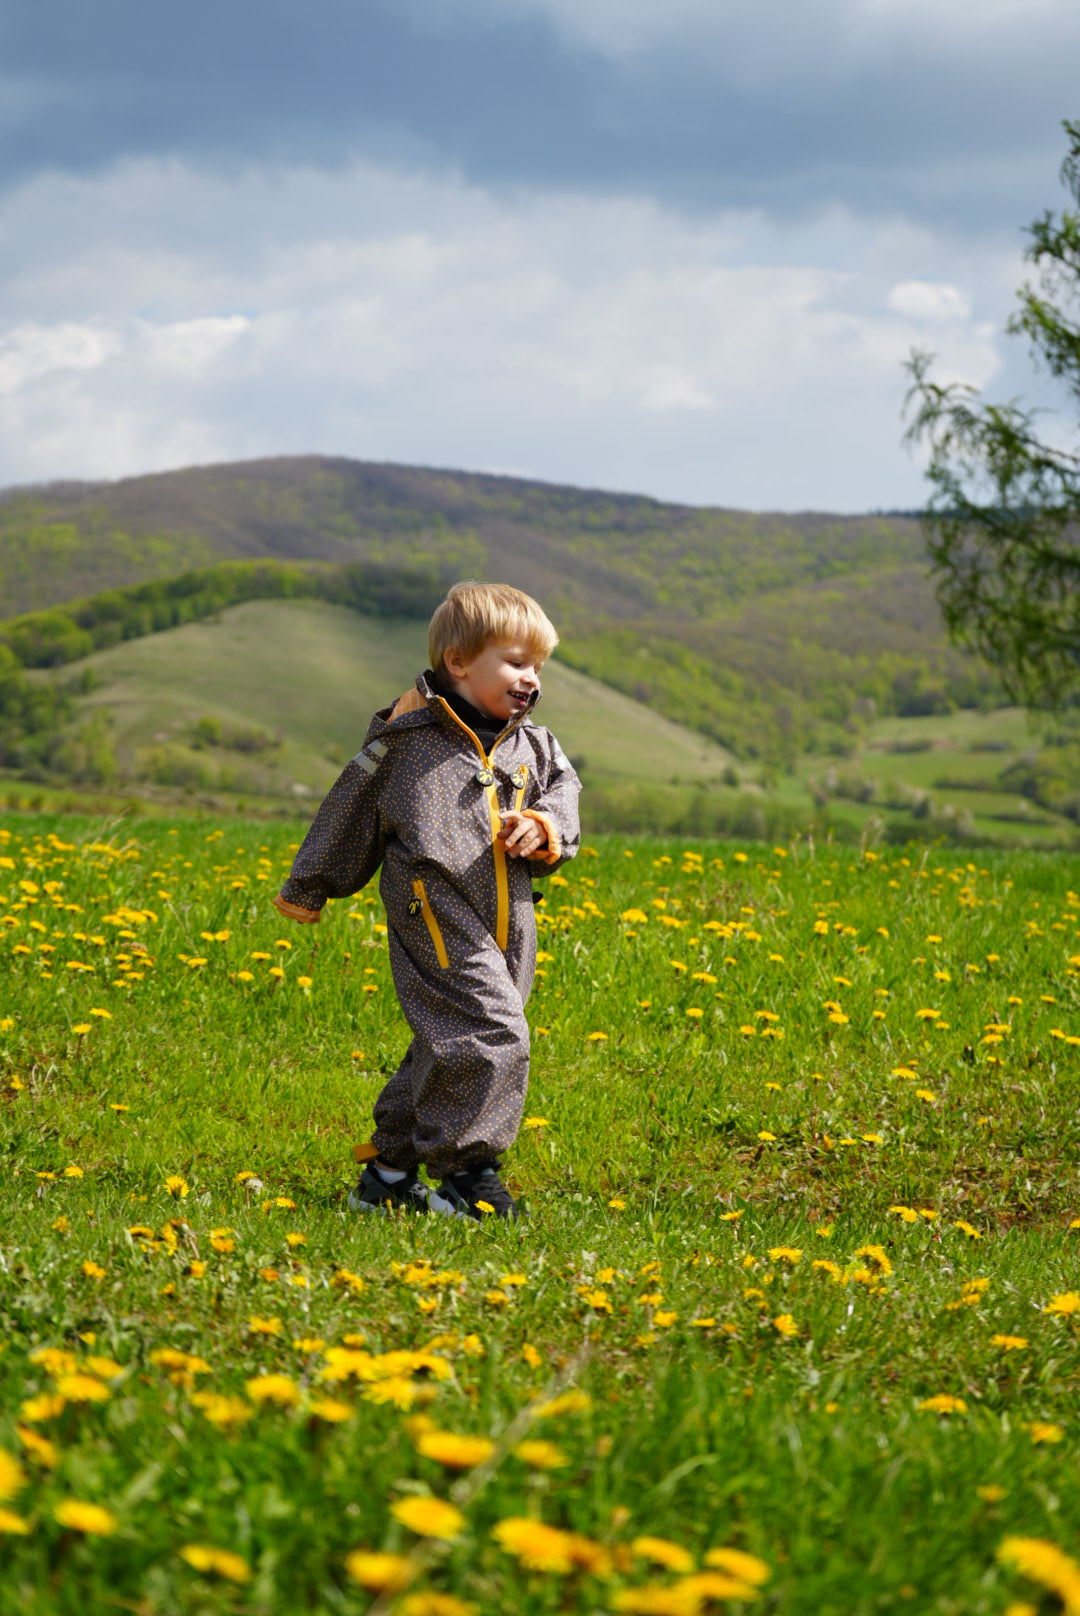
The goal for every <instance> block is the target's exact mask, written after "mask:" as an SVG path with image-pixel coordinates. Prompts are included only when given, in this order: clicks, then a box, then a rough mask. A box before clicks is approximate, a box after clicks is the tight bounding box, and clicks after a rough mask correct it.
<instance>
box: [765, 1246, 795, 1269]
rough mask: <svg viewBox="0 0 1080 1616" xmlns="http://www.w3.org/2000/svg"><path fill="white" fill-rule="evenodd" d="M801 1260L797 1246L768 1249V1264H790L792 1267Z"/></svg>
mask: <svg viewBox="0 0 1080 1616" xmlns="http://www.w3.org/2000/svg"><path fill="white" fill-rule="evenodd" d="M801 1260H802V1251H801V1250H800V1248H799V1247H798V1246H771V1247H770V1248H769V1261H770V1262H786V1263H791V1265H792V1267H794V1265H795V1264H796V1263H797V1262H800V1261H801Z"/></svg>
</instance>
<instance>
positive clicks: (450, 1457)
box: [416, 1431, 495, 1470]
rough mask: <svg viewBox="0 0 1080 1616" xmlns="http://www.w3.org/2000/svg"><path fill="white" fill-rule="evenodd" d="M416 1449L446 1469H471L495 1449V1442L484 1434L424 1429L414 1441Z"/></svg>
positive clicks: (488, 1456)
mask: <svg viewBox="0 0 1080 1616" xmlns="http://www.w3.org/2000/svg"><path fill="white" fill-rule="evenodd" d="M416 1451H417V1452H418V1453H421V1454H423V1456H424V1458H425V1459H434V1461H435V1463H436V1464H441V1465H445V1466H446V1468H447V1469H448V1470H471V1469H472V1468H473V1467H474V1466H475V1465H478V1464H482V1463H483V1461H484V1460H485V1459H488V1458H490V1457H491V1454H492V1453H493V1452H494V1451H495V1444H494V1442H492V1441H491V1439H490V1437H486V1436H458V1435H457V1433H456V1432H454V1431H425V1432H424V1433H423V1434H422V1435H421V1436H420V1437H419V1438H418V1439H417V1443H416Z"/></svg>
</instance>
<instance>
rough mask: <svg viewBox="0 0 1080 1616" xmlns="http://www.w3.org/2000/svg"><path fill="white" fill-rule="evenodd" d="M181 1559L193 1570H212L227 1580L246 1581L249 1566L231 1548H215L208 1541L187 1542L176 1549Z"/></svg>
mask: <svg viewBox="0 0 1080 1616" xmlns="http://www.w3.org/2000/svg"><path fill="white" fill-rule="evenodd" d="M177 1553H178V1554H179V1556H180V1558H181V1560H186V1561H187V1563H188V1565H189V1566H191V1567H192V1568H193V1569H194V1570H195V1571H204V1572H212V1573H213V1574H214V1575H215V1576H218V1577H224V1578H225V1579H226V1580H227V1581H228V1582H247V1581H248V1580H249V1579H250V1577H251V1567H250V1566H249V1565H248V1563H247V1561H246V1560H243V1559H241V1557H240V1555H238V1554H233V1552H232V1550H231V1549H217V1548H214V1547H213V1546H212V1545H211V1544H209V1543H188V1544H186V1545H185V1547H184V1548H182V1549H178V1550H177Z"/></svg>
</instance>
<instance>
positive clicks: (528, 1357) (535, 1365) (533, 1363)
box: [521, 1341, 544, 1369]
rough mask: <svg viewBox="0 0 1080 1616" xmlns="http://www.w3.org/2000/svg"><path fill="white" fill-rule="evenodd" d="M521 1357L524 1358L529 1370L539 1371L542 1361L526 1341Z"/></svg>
mask: <svg viewBox="0 0 1080 1616" xmlns="http://www.w3.org/2000/svg"><path fill="white" fill-rule="evenodd" d="M521 1356H522V1357H523V1358H524V1360H525V1362H526V1363H527V1364H528V1366H529V1368H530V1369H539V1367H540V1365H541V1364H542V1363H543V1361H544V1360H543V1359H542V1358H541V1356H540V1354H539V1353H538V1352H537V1350H536V1348H535V1347H534V1346H533V1344H532V1342H531V1341H526V1343H525V1345H524V1346H523V1347H522V1349H521Z"/></svg>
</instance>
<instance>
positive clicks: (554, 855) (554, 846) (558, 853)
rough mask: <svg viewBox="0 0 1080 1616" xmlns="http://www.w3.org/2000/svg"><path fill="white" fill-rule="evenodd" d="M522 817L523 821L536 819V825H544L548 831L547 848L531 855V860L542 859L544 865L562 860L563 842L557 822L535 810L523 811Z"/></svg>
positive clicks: (539, 849)
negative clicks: (560, 838) (556, 827)
mask: <svg viewBox="0 0 1080 1616" xmlns="http://www.w3.org/2000/svg"><path fill="white" fill-rule="evenodd" d="M521 817H522V818H523V819H535V820H536V823H537V824H538V825H543V827H544V829H545V830H546V831H547V839H548V844H547V846H546V847H541V848H538V849H537V851H536V852H535V853H530V854H529V855H528V856H529V858H531V859H540V860H541V861H542V862H543V863H544V864H557V863H558V862H559V860H560V859H561V858H562V842H561V841H560V840H559V833H558V831H557V830H556V829H555V821H554V820H553V819H551V818H549V817H548V815H547V814H542V813H539V812H538V810H537V809H535V808H525V809H523V810H522V815H521Z"/></svg>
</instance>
